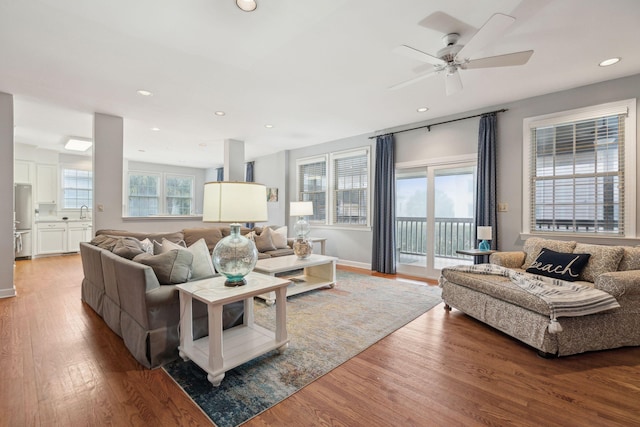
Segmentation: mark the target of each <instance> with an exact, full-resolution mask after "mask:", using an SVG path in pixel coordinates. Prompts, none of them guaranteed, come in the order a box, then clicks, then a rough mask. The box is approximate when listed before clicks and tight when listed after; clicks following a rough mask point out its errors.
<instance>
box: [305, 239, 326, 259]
mask: <svg viewBox="0 0 640 427" xmlns="http://www.w3.org/2000/svg"><path fill="white" fill-rule="evenodd" d="M307 240H308V241H310V242H311V243H316V242H317V243H320V254H321V255H324V254H325V253H324V252H325V249H326V248H325V244H326V243H327V238H326V237H307Z"/></svg>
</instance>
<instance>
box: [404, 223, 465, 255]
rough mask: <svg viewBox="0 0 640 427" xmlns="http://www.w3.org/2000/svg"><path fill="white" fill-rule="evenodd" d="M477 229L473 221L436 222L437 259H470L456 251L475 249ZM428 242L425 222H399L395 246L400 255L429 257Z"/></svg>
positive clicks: (435, 252)
mask: <svg viewBox="0 0 640 427" xmlns="http://www.w3.org/2000/svg"><path fill="white" fill-rule="evenodd" d="M474 227H475V224H474V221H473V218H436V221H435V230H434V236H433V237H434V239H433V241H434V243H435V249H434V256H435V257H438V258H452V259H467V258H468V257H467V256H465V255H460V254H458V253H456V251H457V250H459V249H469V248H473V247H475V244H474V242H473V230H474ZM428 240H429V239H428V236H427V220H426V218H417V217H397V218H396V244H397V247H398V251H399V252H400V253H401V254H406V255H419V256H426V255H427V242H428Z"/></svg>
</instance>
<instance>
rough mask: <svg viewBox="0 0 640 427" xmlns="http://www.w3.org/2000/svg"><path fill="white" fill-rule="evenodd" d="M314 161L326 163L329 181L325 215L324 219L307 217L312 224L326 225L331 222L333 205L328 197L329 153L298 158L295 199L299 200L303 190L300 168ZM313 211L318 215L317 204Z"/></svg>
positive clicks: (326, 190)
mask: <svg viewBox="0 0 640 427" xmlns="http://www.w3.org/2000/svg"><path fill="white" fill-rule="evenodd" d="M313 163H324V164H325V173H326V175H325V180H326V181H327V185H326V187H325V189H324V193H325V195H324V201H325V217H324V219H322V220H315V219H314V218H313V217H310V218H307V220H308V221H309V223H310V224H314V225H326V224H328V223H329V213H330V212H329V210H330V208H331V205H330V203H329V198H328V194H327V192H328V190H329V156H328V155H322V156H314V157H306V158H303V159H298V160H296V199H295V200H293V201H299V200H298V199H299V197H300V192H301V191H302V189H301V188H300V168H301V167H302V166H305V165H310V164H313ZM313 211H314V217H316V216H317V212H318V211H317V206H314V207H313Z"/></svg>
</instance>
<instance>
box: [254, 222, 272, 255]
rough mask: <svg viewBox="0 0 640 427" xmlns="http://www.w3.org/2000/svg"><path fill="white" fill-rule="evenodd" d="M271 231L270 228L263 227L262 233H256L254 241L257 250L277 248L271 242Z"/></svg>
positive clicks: (264, 250)
mask: <svg viewBox="0 0 640 427" xmlns="http://www.w3.org/2000/svg"><path fill="white" fill-rule="evenodd" d="M272 233H273V232H272V231H271V229H270V228H268V227H265V228H264V229H263V230H262V233H260V234H257V235H256V236H255V237H254V241H255V243H256V248H257V249H258V252H267V251H275V250H276V249H277V248H276V246H275V245H274V244H273V240H272V238H271V234H272Z"/></svg>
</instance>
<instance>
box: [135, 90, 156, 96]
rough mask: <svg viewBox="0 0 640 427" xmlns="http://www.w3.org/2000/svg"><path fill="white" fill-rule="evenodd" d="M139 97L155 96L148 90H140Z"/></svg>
mask: <svg viewBox="0 0 640 427" xmlns="http://www.w3.org/2000/svg"><path fill="white" fill-rule="evenodd" d="M138 95H142V96H153V93H151V92H149V91H148V90H144V89H140V90H139V91H138Z"/></svg>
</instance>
